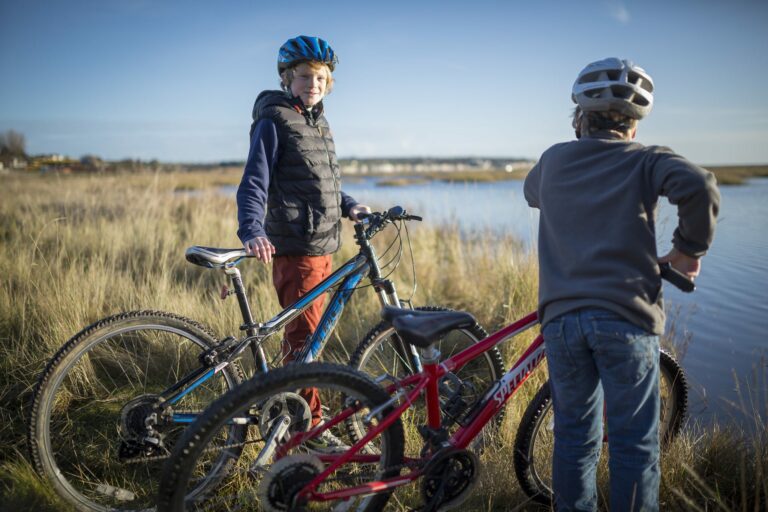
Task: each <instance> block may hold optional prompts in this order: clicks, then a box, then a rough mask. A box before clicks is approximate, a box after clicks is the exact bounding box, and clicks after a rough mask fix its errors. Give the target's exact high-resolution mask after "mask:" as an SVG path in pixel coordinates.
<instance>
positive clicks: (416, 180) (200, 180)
mask: <svg viewBox="0 0 768 512" xmlns="http://www.w3.org/2000/svg"><path fill="white" fill-rule="evenodd" d="M701 167H703V168H705V169H707V170H709V171H711V172H712V173H714V174H715V176H716V177H717V182H718V184H719V185H743V184H744V183H745V182H746V181H747V180H749V179H750V178H764V177H768V164H762V165H702V166H701ZM242 169H243V168H242V166H240V165H236V164H235V163H234V162H229V163H228V164H227V165H226V166H225V165H220V164H211V165H202V164H190V165H185V164H162V163H154V164H153V165H146V166H144V165H142V163H141V162H138V161H136V162H134V163H133V166H132V168H123V167H114V168H102V169H98V170H87V171H86V170H74V169H71V168H62V169H48V170H46V171H45V172H40V171H31V170H26V169H8V168H5V169H3V170H2V172H0V174H5V175H28V176H30V177H33V176H50V175H52V174H55V175H70V174H71V175H83V174H92V175H94V176H113V175H122V176H130V175H142V174H148V173H155V174H161V175H164V174H167V175H170V174H179V175H184V176H186V178H185V179H183V180H182V181H183V182H184V183H183V184H182V185H181V188H186V189H190V190H194V189H203V188H210V187H215V186H230V185H237V184H239V183H240V179H241V178H242ZM528 171H529V168H527V167H526V168H516V169H514V170H512V171H507V170H505V169H502V168H491V169H478V170H457V171H422V172H416V171H408V172H370V173H348V172H342V176H343V178H344V180H345V181H348V182H355V181H361V180H365V179H369V178H375V179H377V183H376V185H377V186H384V187H402V186H409V185H417V184H424V183H428V182H430V181H441V182H447V183H454V182H494V181H507V180H520V179H524V178H525V176H526V175H527V174H528Z"/></svg>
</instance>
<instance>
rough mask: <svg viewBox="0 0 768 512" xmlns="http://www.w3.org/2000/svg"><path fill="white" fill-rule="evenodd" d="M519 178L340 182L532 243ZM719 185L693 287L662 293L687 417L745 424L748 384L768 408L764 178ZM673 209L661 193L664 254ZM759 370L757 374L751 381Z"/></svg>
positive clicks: (378, 198)
mask: <svg viewBox="0 0 768 512" xmlns="http://www.w3.org/2000/svg"><path fill="white" fill-rule="evenodd" d="M522 187H523V183H522V181H504V182H494V183H453V184H452V183H442V182H429V183H424V184H415V185H409V186H403V187H381V186H376V183H375V180H374V179H363V180H359V181H357V180H356V181H353V180H350V179H347V180H346V181H345V183H344V186H343V189H344V191H345V192H346V193H348V194H350V195H351V196H352V197H354V198H355V199H356V200H358V201H359V202H361V203H363V204H368V205H370V206H371V207H373V208H374V209H384V208H387V207H390V206H393V205H401V206H403V207H405V208H406V209H407V210H408V211H409V212H411V213H413V214H417V215H422V216H423V217H424V220H425V222H431V223H435V224H441V223H452V224H457V225H459V226H460V227H461V228H462V229H465V230H468V231H473V230H480V229H488V230H503V231H505V232H511V233H513V234H515V235H516V236H517V237H519V238H520V239H521V240H522V241H523V242H524V243H525V244H526V246H527V247H530V246H532V245H533V244H535V240H536V232H537V226H538V211H537V210H533V209H531V208H529V207H528V205H527V203H526V202H525V199H524V197H523V191H522ZM721 194H722V204H721V211H720V216H719V221H718V227H717V232H716V235H715V241H714V243H713V245H712V248H711V250H710V252H709V254H708V255H707V256H706V257H705V258H704V260H703V261H702V273H701V275H700V277H699V278H698V279H697V281H696V284H697V290H696V292H694V293H693V294H684V293H682V292H680V291H678V290H677V289H676V288H674V287H673V286H671V285H666V286H665V289H664V293H665V298H666V302H667V306H668V309H669V311H670V312H671V313H672V315H671V316H672V317H673V319H672V321H671V322H668V326H669V325H672V324H674V326H675V328H676V331H677V332H678V333H680V334H678V336H677V339H678V340H687V344H686V346H684V347H682V349H683V352H682V361H681V362H682V363H683V366H684V367H685V370H686V373H687V375H688V377H689V380H690V383H691V390H690V408H691V415H692V417H693V418H694V419H696V420H698V421H700V422H702V423H704V424H710V423H711V422H712V421H714V420H717V421H718V422H720V423H737V424H744V423H745V422H749V421H750V420H751V418H752V417H753V414H752V407H751V406H750V405H749V404H747V406H746V409H747V411H746V412H745V411H743V410H741V406H740V405H739V403H740V397H741V398H743V399H745V400H746V399H747V398H748V395H747V391H746V389H747V388H748V387H749V388H750V389H751V390H752V391H753V392H754V391H756V390H757V391H759V393H760V401H761V402H762V403H761V404H760V405H758V407H757V410H758V411H759V412H760V414H761V415H762V418H763V419H764V418H766V412H767V411H765V407H766V402H767V401H768V399H766V397H765V393H766V391H768V389H766V381H765V378H766V374H768V369H767V367H766V365H767V364H768V363H767V361H768V348H766V347H768V345H767V344H766V343H765V341H764V339H765V336H766V334H768V273H766V272H765V268H766V266H768V221H767V220H766V219H768V201H765V199H764V198H765V197H766V195H768V179H755V180H752V181H750V182H749V184H748V185H746V186H733V187H722V188H721ZM676 219H677V214H676V211H675V209H674V208H673V207H671V206H670V205H668V204H666V203H663V204H662V208H661V211H660V214H659V224H658V229H659V232H658V233H657V240H658V242H659V253H660V254H663V253H665V252H666V251H668V250H669V249H670V247H671V242H670V240H671V238H672V231H673V230H674V227H675V225H676ZM675 312H678V314H675ZM756 375H759V376H761V378H762V380H761V381H760V382H761V384H760V383H758V384H755V383H754V382H752V381H753V379H754V377H755V376H756ZM737 385H738V387H740V388H741V393H740V394H739V393H738V392H737ZM755 388H757V389H755Z"/></svg>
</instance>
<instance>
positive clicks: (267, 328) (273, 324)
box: [160, 224, 422, 423]
mask: <svg viewBox="0 0 768 512" xmlns="http://www.w3.org/2000/svg"><path fill="white" fill-rule="evenodd" d="M355 231H356V235H357V239H358V245H360V252H359V253H358V254H357V255H356V256H355V257H353V258H350V259H349V260H347V261H346V262H345V263H344V264H343V265H342V266H341V267H339V268H338V269H337V270H335V271H334V272H333V273H332V274H331V275H330V276H328V277H327V278H326V279H325V280H323V281H322V282H321V283H319V284H318V285H317V286H315V287H314V288H312V289H311V290H310V291H309V292H307V293H306V294H305V295H303V296H302V297H300V298H299V299H298V300H297V301H296V302H294V303H293V304H291V305H290V306H288V307H287V308H285V309H283V310H282V311H281V312H280V313H278V314H277V315H275V316H274V317H273V318H271V319H270V320H268V321H266V322H264V323H254V321H253V317H252V314H251V310H250V306H249V304H248V298H247V296H246V293H245V287H244V286H243V283H242V278H241V276H240V271H239V270H238V269H237V268H236V265H237V264H238V263H239V262H240V261H241V260H242V258H239V259H237V260H235V261H233V262H232V263H230V264H229V265H228V266H226V267H225V268H224V272H225V273H226V274H227V275H228V276H229V277H230V279H231V281H232V284H233V286H234V289H235V292H234V293H235V295H236V296H237V300H238V304H239V307H240V311H241V313H242V316H243V320H244V324H243V325H242V326H241V330H243V331H245V332H246V337H245V338H243V339H242V340H240V341H238V342H237V343H236V345H237V346H236V347H235V348H234V349H232V350H231V352H230V353H229V354H227V356H226V358H225V359H224V360H223V361H221V362H217V363H215V364H204V365H203V366H202V367H201V368H198V369H197V370H195V371H193V372H191V373H190V374H188V375H186V376H184V378H182V379H181V380H180V381H178V382H177V383H175V384H173V385H172V386H171V387H170V388H168V389H166V390H165V391H164V392H162V393H161V394H160V397H161V398H162V399H163V403H168V404H171V405H173V404H175V403H177V402H179V401H180V400H181V399H182V398H183V397H184V396H185V395H187V394H188V393H190V392H192V391H193V390H194V389H195V388H197V387H198V386H200V385H202V384H203V383H204V382H205V381H207V380H208V379H210V378H211V377H213V376H214V375H215V374H217V373H218V372H220V371H222V370H224V369H225V368H226V367H227V366H229V365H230V364H231V363H232V361H234V360H235V359H236V358H237V357H238V356H239V355H240V354H241V353H242V352H243V351H244V350H245V349H246V348H247V347H248V346H251V348H252V351H253V356H254V363H255V365H256V367H257V370H259V371H261V372H268V371H269V368H268V365H267V360H266V356H265V355H264V351H263V349H262V346H261V342H262V340H264V339H265V338H267V337H268V336H270V335H272V334H274V333H275V332H277V331H279V330H280V329H282V328H283V327H284V326H285V325H286V324H288V323H289V322H291V321H292V320H294V319H295V318H296V317H298V316H299V315H300V314H301V313H302V312H303V311H304V310H306V309H307V308H308V307H309V306H310V305H311V304H312V303H313V302H314V301H315V300H316V299H317V298H318V297H320V296H321V295H322V294H323V293H326V292H327V291H328V290H330V289H331V288H334V287H336V286H338V288H337V289H336V290H335V291H334V293H333V295H332V296H331V299H330V301H329V303H328V306H327V307H326V308H325V311H324V312H323V315H322V317H321V318H320V323H319V324H318V326H317V329H315V332H314V333H313V334H312V336H311V338H310V339H309V340H308V342H307V343H306V344H305V346H304V350H303V351H302V353H301V354H300V355H299V356H298V357H297V359H296V362H297V363H308V362H310V361H312V360H314V359H316V358H317V357H318V355H319V354H320V353H321V352H322V350H323V348H324V347H325V345H326V343H327V341H328V339H329V338H330V334H331V332H333V329H334V328H335V327H336V324H337V323H338V320H339V317H340V316H341V312H342V311H343V310H344V307H345V306H346V304H347V302H348V301H349V299H350V297H351V296H352V293H354V291H355V289H356V287H357V285H358V284H359V283H360V281H361V280H362V279H363V277H365V276H368V278H369V280H370V281H371V283H372V285H373V287H374V290H375V291H376V294H377V296H378V297H379V301H380V303H381V306H382V307H383V306H385V305H389V306H395V307H402V305H401V303H400V300H399V298H398V297H397V292H396V291H395V286H394V283H393V282H392V281H389V280H387V279H383V278H382V277H381V269H380V268H379V265H378V261H377V258H376V254H375V252H374V250H373V247H372V246H371V245H370V243H369V242H368V239H367V238H365V237H364V233H365V232H364V228H363V227H362V225H360V224H357V225H355ZM235 341H236V340H235ZM398 350H400V351H403V354H404V355H407V357H408V358H409V359H410V361H411V364H412V368H415V369H416V370H417V371H420V370H421V368H422V365H421V361H420V359H419V355H418V351H416V350H415V348H413V347H410V346H408V347H398ZM197 416H198V414H195V413H174V414H173V415H172V421H173V422H174V423H192V422H193V421H195V419H196V418H197Z"/></svg>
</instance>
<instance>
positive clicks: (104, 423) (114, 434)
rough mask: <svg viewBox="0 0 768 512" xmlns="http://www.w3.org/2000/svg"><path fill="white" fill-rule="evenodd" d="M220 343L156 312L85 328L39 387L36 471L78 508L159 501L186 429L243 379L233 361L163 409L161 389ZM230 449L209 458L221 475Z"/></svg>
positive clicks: (33, 436) (237, 432) (33, 426)
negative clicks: (164, 474)
mask: <svg viewBox="0 0 768 512" xmlns="http://www.w3.org/2000/svg"><path fill="white" fill-rule="evenodd" d="M216 344H217V341H216V339H215V337H214V335H213V334H212V333H211V332H210V331H209V330H208V329H207V328H205V327H204V326H202V325H201V324H199V323H197V322H194V321H193V320H189V319H187V318H183V317H181V316H178V315H174V314H171V313H163V312H158V311H136V312H130V313H123V314H119V315H116V316H112V317H109V318H106V319H103V320H100V321H98V322H96V323H94V324H92V325H90V326H89V327H86V328H85V329H83V330H82V331H81V332H80V333H78V334H77V335H75V336H74V337H73V338H72V339H70V340H69V341H68V342H67V343H66V344H65V345H64V346H63V347H62V348H61V349H60V350H59V351H58V352H57V353H56V355H55V356H54V357H53V358H52V359H51V361H50V362H49V363H48V365H47V367H46V368H45V370H44V371H43V373H42V375H41V376H40V379H39V381H38V384H37V387H36V388H35V392H34V396H33V403H32V408H31V416H30V421H29V431H28V440H29V447H30V451H31V455H32V460H33V462H34V465H35V468H36V470H37V471H38V473H39V474H40V475H42V476H44V477H46V478H47V479H48V480H50V481H51V482H52V483H53V486H54V488H55V490H56V491H57V492H58V493H59V494H60V495H61V496H62V497H63V498H65V499H66V500H67V501H68V502H69V503H71V504H72V505H74V506H75V507H76V508H77V509H79V510H92V511H106V510H115V509H120V510H146V509H149V508H152V507H153V506H154V502H155V496H156V491H157V483H158V481H159V477H160V469H161V467H162V462H163V460H164V459H165V458H167V456H168V454H169V450H170V448H171V447H172V446H173V443H174V442H175V441H176V439H177V438H178V437H179V435H180V433H181V431H183V430H184V428H185V427H186V426H187V425H188V424H189V422H191V421H192V420H193V419H194V418H195V417H196V415H198V414H199V413H200V412H201V411H202V410H203V409H204V408H205V407H206V406H207V405H208V404H209V403H211V402H212V401H213V400H214V399H215V398H217V397H219V396H221V395H222V394H223V393H224V392H225V391H226V390H227V389H231V388H234V387H235V386H236V385H237V384H238V383H240V382H241V381H242V380H243V375H242V371H241V370H240V368H239V367H238V366H237V365H235V364H231V365H229V366H228V367H226V368H225V369H224V370H223V371H220V372H217V373H215V374H214V375H213V376H212V377H211V378H209V379H208V380H206V381H205V382H204V383H203V384H202V385H200V386H198V387H196V388H194V390H192V391H191V392H189V393H188V394H186V395H185V396H184V397H183V398H182V399H181V400H180V401H178V402H177V403H175V404H173V405H167V404H166V405H165V406H163V407H158V404H159V403H160V400H159V393H161V392H163V391H164V390H166V389H168V388H169V387H170V386H171V385H173V384H174V383H176V382H178V381H179V380H180V379H181V378H182V377H184V376H185V375H187V374H189V373H190V372H192V371H193V370H196V369H198V368H200V367H201V363H200V361H199V356H200V354H201V353H202V352H203V351H205V350H207V349H208V348H210V347H212V346H214V345H216ZM182 416H183V417H182ZM242 433H243V429H242V428H231V429H230V430H229V431H228V433H227V434H228V435H229V436H231V437H233V438H238V437H239V436H242ZM232 455H233V454H232V453H228V454H226V457H225V456H224V454H219V455H217V456H213V457H210V458H209V459H208V463H209V467H210V468H211V471H214V472H216V473H217V474H221V473H222V472H224V470H225V469H226V468H227V467H228V466H229V465H230V464H231V457H232Z"/></svg>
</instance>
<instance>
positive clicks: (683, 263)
mask: <svg viewBox="0 0 768 512" xmlns="http://www.w3.org/2000/svg"><path fill="white" fill-rule="evenodd" d="M659 263H669V264H671V265H672V267H673V268H674V269H675V270H677V271H678V272H680V273H682V274H685V276H686V277H688V279H690V280H691V281H693V279H694V278H695V277H696V276H698V275H699V272H701V260H700V259H699V258H694V257H692V256H688V255H687V254H684V253H682V252H680V251H678V250H677V249H675V248H673V249H672V250H671V251H669V252H668V253H667V254H665V255H664V256H662V257H660V258H659Z"/></svg>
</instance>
